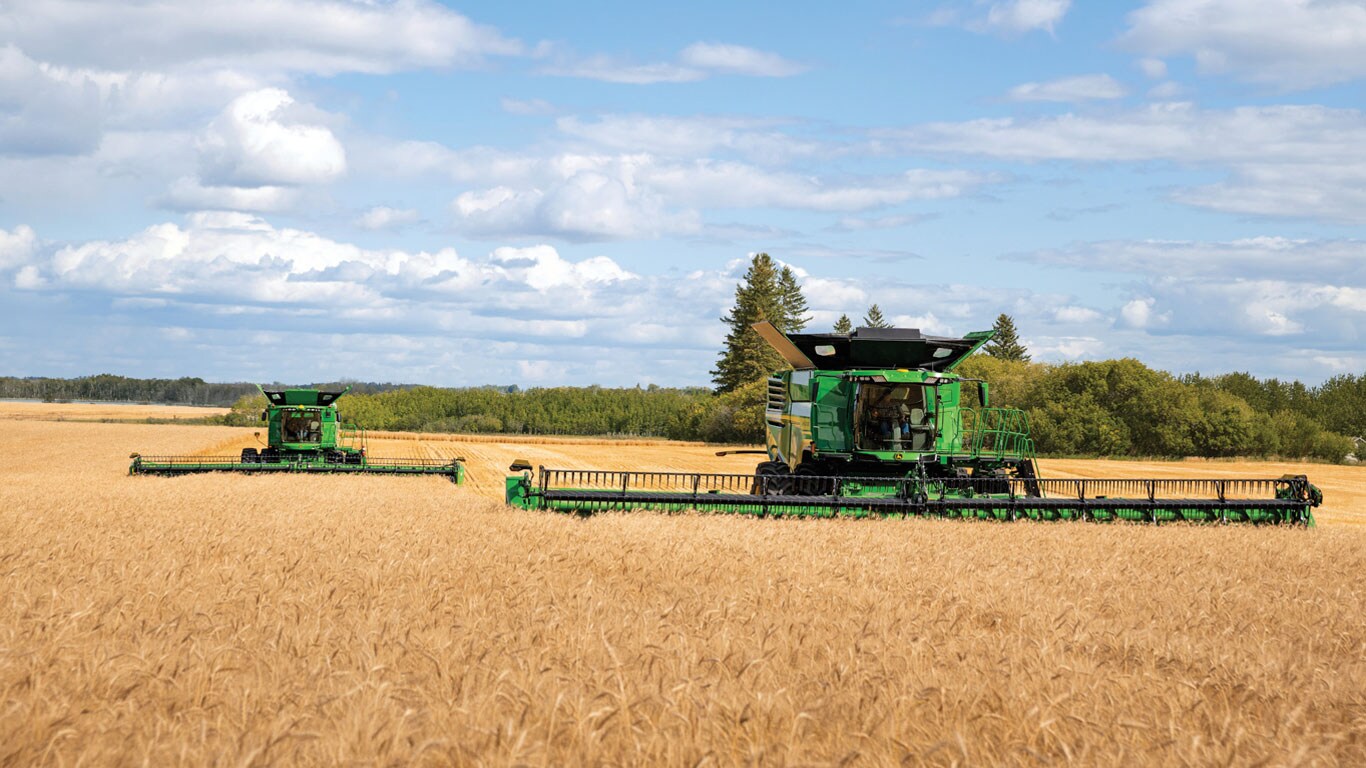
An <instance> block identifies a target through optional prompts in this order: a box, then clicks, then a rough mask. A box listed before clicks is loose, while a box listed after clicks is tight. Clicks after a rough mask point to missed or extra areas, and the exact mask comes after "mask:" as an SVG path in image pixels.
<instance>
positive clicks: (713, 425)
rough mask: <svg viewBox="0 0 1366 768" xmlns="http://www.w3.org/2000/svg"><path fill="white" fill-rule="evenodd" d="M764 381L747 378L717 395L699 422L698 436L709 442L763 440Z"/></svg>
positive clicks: (765, 387)
mask: <svg viewBox="0 0 1366 768" xmlns="http://www.w3.org/2000/svg"><path fill="white" fill-rule="evenodd" d="M767 401H768V382H767V381H766V380H765V379H759V380H758V381H751V382H749V383H748V384H745V385H743V386H741V387H739V388H737V389H735V390H733V391H731V392H727V393H725V394H723V395H720V396H719V397H717V398H716V399H715V401H714V402H713V403H712V404H711V407H710V408H709V409H708V411H707V414H706V416H705V417H704V418H703V420H702V423H701V429H700V432H699V434H698V437H699V438H701V439H702V440H705V441H707V442H709V443H760V442H763V440H764V406H765V404H766V403H767Z"/></svg>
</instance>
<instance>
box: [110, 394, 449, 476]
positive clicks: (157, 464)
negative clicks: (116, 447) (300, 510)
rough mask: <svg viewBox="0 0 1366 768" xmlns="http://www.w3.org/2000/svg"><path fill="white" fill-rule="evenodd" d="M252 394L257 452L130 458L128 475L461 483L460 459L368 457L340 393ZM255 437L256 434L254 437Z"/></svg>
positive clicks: (363, 438)
mask: <svg viewBox="0 0 1366 768" xmlns="http://www.w3.org/2000/svg"><path fill="white" fill-rule="evenodd" d="M257 388H258V389H260V390H261V394H263V395H265V396H266V400H267V401H268V403H269V405H268V406H267V407H266V409H265V410H264V411H262V412H261V421H263V422H265V423H266V443H265V446H264V447H263V448H261V449H260V450H257V449H256V448H243V449H242V453H241V455H240V456H143V455H142V454H138V453H134V454H132V455H131V456H129V458H131V459H132V460H133V463H132V464H131V465H130V466H129V467H128V472H129V474H134V475H138V474H145V475H183V474H189V473H193V472H253V473H271V472H345V473H364V474H382V475H444V476H446V477H449V478H450V479H451V481H452V482H454V483H457V484H458V483H462V482H464V480H465V464H464V460H463V459H458V458H456V459H451V460H450V461H439V460H432V459H383V458H375V457H373V456H370V455H369V453H368V451H367V448H366V435H365V430H363V429H359V428H357V427H356V426H354V425H351V424H343V423H342V421H341V414H340V413H339V412H338V411H337V405H336V402H337V399H338V398H340V397H341V396H342V395H344V394H346V393H347V392H350V391H351V388H350V387H347V388H346V389H343V390H342V391H340V392H323V391H320V390H316V389H265V388H263V387H261V386H260V385H257ZM256 434H257V437H258V438H259V437H260V434H261V433H259V432H258V433H256Z"/></svg>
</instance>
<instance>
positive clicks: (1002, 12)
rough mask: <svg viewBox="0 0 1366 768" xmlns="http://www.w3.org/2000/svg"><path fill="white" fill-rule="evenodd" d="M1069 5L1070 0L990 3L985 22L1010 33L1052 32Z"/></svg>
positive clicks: (1021, 0) (1065, 13)
mask: <svg viewBox="0 0 1366 768" xmlns="http://www.w3.org/2000/svg"><path fill="white" fill-rule="evenodd" d="M1071 6H1072V0H1007V2H1000V3H992V5H991V9H990V10H988V11H987V18H986V24H987V26H988V27H992V28H994V29H999V30H1003V31H1006V32H1012V33H1021V32H1030V31H1032V30H1036V29H1042V30H1047V31H1048V32H1052V31H1053V27H1055V26H1056V25H1057V24H1058V22H1060V21H1062V18H1063V16H1066V15H1067V9H1068V8H1070V7H1071Z"/></svg>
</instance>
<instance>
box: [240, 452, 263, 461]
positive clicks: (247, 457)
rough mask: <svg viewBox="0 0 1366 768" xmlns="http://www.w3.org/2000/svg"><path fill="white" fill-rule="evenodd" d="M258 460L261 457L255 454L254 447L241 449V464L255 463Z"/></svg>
mask: <svg viewBox="0 0 1366 768" xmlns="http://www.w3.org/2000/svg"><path fill="white" fill-rule="evenodd" d="M260 460H261V457H260V456H259V455H257V453H256V449H255V448H243V449H242V463H243V464H256V463H258V462H260Z"/></svg>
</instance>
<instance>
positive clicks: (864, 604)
mask: <svg viewBox="0 0 1366 768" xmlns="http://www.w3.org/2000/svg"><path fill="white" fill-rule="evenodd" d="M4 427H5V429H4V430H3V431H0V434H2V435H3V437H0V450H3V452H4V455H5V456H6V457H7V459H6V465H5V469H4V476H3V479H4V482H3V483H0V764H12V765H31V764H51V765H75V764H115V765H120V764H135V763H136V764H153V765H165V764H194V765H233V766H238V765H262V764H271V763H279V764H310V765H318V764H327V765H332V764H364V765H371V764H407V763H419V764H432V765H441V764H450V763H456V764H489V765H508V764H523V765H559V764H574V763H578V764H581V763H593V764H623V765H638V764H661V763H662V764H668V765H694V764H699V763H700V764H717V765H730V764H735V763H755V764H822V765H823V764H839V763H844V764H866V765H887V764H899V763H906V764H935V765H941V764H942V765H954V764H958V765H967V764H976V765H980V764H1035V763H1039V762H1044V763H1073V764H1078V765H1130V764H1213V763H1219V764H1229V763H1232V764H1250V763H1265V764H1270V765H1289V764H1317V765H1359V764H1362V763H1363V762H1366V736H1363V734H1366V620H1363V616H1366V588H1364V587H1363V586H1362V584H1361V578H1360V575H1361V573H1363V567H1364V566H1366V536H1364V535H1363V532H1362V529H1361V528H1360V527H1356V526H1341V525H1332V524H1325V525H1323V526H1322V527H1320V528H1319V529H1316V530H1311V531H1305V530H1300V529H1262V528H1250V527H1249V528H1239V527H1228V528H1198V527H1183V526H1166V527H1159V528H1152V527H1141V526H1102V525H1069V524H1059V525H1045V524H1024V523H1019V524H987V523H969V522H956V521H917V520H910V521H901V520H888V521H774V520H753V519H740V518H731V517H723V516H701V515H675V516H665V515H656V514H632V515H605V516H599V517H593V518H588V519H579V518H573V517H564V516H557V515H552V514H542V513H532V512H521V511H516V510H512V509H509V508H507V507H505V506H503V505H502V504H500V503H497V502H496V501H494V500H491V499H489V498H486V497H485V496H483V495H481V494H480V493H479V492H478V491H476V490H475V489H474V488H470V487H460V488H457V487H455V486H452V485H451V484H450V483H449V482H446V481H444V480H440V479H435V478H390V477H309V476H300V477H283V476H273V477H248V476H231V475H199V476H189V477H182V478H148V477H128V476H126V475H125V474H124V473H125V471H126V463H127V462H126V459H125V458H124V457H125V456H126V455H127V452H128V451H130V450H134V449H143V451H144V452H145V453H151V452H153V451H152V449H153V448H155V449H156V451H157V452H185V453H189V452H193V451H195V450H199V449H202V448H204V447H205V446H214V445H217V444H219V443H221V442H223V441H229V440H232V439H234V435H235V434H239V433H236V432H234V431H232V430H226V429H221V430H219V429H210V428H203V429H187V428H176V427H157V426H139V425H113V424H74V423H39V422H7V423H5V424H4ZM248 436H249V432H248ZM432 442H433V443H440V442H442V441H432ZM521 447H523V448H524V447H526V446H521ZM641 447H643V446H641ZM585 448H588V446H579V447H578V449H579V450H583V449H585ZM594 448H596V446H595V447H594ZM565 449H566V450H570V451H572V450H574V447H573V446H569V447H566V448H565ZM603 450H612V451H617V450H620V451H623V452H625V451H629V450H631V448H630V447H627V446H622V447H619V448H618V447H611V446H609V447H607V448H604V449H603ZM593 458H594V457H593V456H591V455H590V456H588V457H586V460H591V459H593ZM749 459H750V460H752V457H749ZM611 460H612V461H615V460H617V459H616V458H612V459H611ZM698 460H699V461H700V460H701V459H700V457H699V459H698ZM1121 465H1122V466H1123V467H1124V468H1128V467H1131V466H1133V465H1131V464H1129V463H1127V462H1125V463H1121ZM641 468H656V467H649V466H648V465H641ZM1360 513H1361V510H1359V509H1348V510H1343V511H1342V512H1341V514H1342V515H1343V516H1355V515H1358V514H1360Z"/></svg>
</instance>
